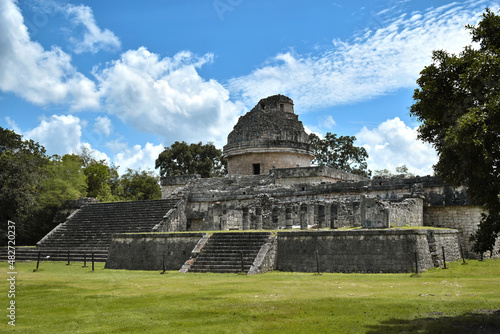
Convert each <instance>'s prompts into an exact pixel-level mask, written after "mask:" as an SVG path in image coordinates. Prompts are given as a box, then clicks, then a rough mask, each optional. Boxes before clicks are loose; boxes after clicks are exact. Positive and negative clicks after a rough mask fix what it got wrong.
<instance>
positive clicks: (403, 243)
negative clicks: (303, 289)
mask: <svg viewBox="0 0 500 334" xmlns="http://www.w3.org/2000/svg"><path fill="white" fill-rule="evenodd" d="M223 154H224V157H225V159H226V160H227V163H228V172H229V175H227V176H226V177H219V178H201V177H200V176H199V175H183V176H173V177H165V178H163V179H162V181H161V182H162V198H163V199H162V200H158V201H145V202H122V203H113V204H110V203H88V204H85V205H83V206H82V207H81V208H79V209H77V210H75V211H73V212H72V213H71V214H70V216H69V217H68V218H67V219H66V220H65V221H64V222H63V223H61V224H60V225H58V226H57V227H56V228H55V229H54V231H52V232H51V233H49V234H48V235H47V236H46V237H45V238H44V239H42V240H41V241H40V242H39V245H38V248H39V249H43V247H45V249H47V251H49V250H50V249H51V248H50V247H56V245H58V244H64V245H65V246H66V247H69V246H70V245H71V244H73V245H74V247H73V249H74V250H75V251H77V250H82V249H84V248H85V247H87V245H91V246H92V247H93V248H92V249H97V248H99V249H100V250H101V252H102V254H103V255H102V257H103V260H105V261H106V268H116V269H142V270H162V268H164V269H167V270H180V271H182V272H193V271H194V272H241V271H244V272H246V273H263V272H266V271H270V270H284V271H302V272H314V271H323V272H391V273H394V272H411V271H414V270H415V269H416V268H417V267H418V270H425V269H428V268H432V267H435V266H440V265H442V264H443V261H444V258H443V257H444V256H445V257H446V260H447V261H453V260H457V259H459V258H460V256H461V255H462V254H463V256H465V257H469V258H475V257H478V256H479V254H474V253H472V252H471V248H470V244H469V237H470V235H471V234H472V233H473V232H474V231H475V230H476V229H477V225H478V223H479V221H480V219H481V213H482V209H481V208H479V207H475V206H472V205H471V202H470V200H469V198H468V197H467V195H466V193H465V190H466V188H465V187H463V186H462V187H450V186H448V185H446V184H445V183H443V182H442V181H440V180H439V179H437V178H435V177H431V176H425V177H412V178H403V177H394V178H373V179H367V178H365V177H362V176H359V175H354V174H350V173H347V172H344V171H340V170H336V169H332V168H328V167H325V166H311V165H310V163H311V160H312V158H313V156H312V152H311V148H310V146H309V143H308V136H307V134H306V133H305V131H304V127H303V125H302V123H301V122H300V121H299V119H298V116H297V115H296V114H295V112H294V106H293V101H292V100H291V99H290V98H289V97H286V96H283V95H274V96H270V97H267V98H265V99H262V100H260V101H259V103H257V105H256V106H255V107H254V108H253V109H252V110H250V111H249V112H248V113H246V114H245V115H243V116H241V117H240V119H239V120H238V122H237V124H236V125H235V126H234V128H233V131H231V133H230V134H229V135H228V140H227V144H226V145H225V146H224V149H223ZM68 214H69V212H68ZM49 246H50V247H49ZM497 248H498V247H497Z"/></svg>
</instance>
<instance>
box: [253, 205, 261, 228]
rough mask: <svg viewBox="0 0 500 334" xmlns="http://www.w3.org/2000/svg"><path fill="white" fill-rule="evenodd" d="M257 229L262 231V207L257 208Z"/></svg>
mask: <svg viewBox="0 0 500 334" xmlns="http://www.w3.org/2000/svg"><path fill="white" fill-rule="evenodd" d="M255 229H256V230H262V208H261V207H260V206H259V207H256V208H255Z"/></svg>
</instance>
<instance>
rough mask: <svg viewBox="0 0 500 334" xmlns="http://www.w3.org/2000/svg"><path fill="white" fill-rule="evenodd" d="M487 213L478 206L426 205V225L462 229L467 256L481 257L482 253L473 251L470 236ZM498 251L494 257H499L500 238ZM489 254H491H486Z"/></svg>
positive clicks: (460, 236)
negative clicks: (483, 214)
mask: <svg viewBox="0 0 500 334" xmlns="http://www.w3.org/2000/svg"><path fill="white" fill-rule="evenodd" d="M482 213H486V212H485V211H484V210H483V209H482V208H481V207H477V206H433V207H424V224H425V226H434V227H445V228H453V229H457V230H459V231H460V234H459V240H460V244H461V245H462V246H463V251H464V256H465V257H466V258H476V259H477V258H479V257H480V255H479V254H476V253H473V252H472V251H471V246H472V245H471V243H470V241H469V238H470V237H471V235H472V234H473V233H474V232H476V230H477V228H478V225H479V223H480V221H481V214H482ZM495 249H496V253H495V254H493V257H498V256H499V254H498V250H499V249H500V238H498V239H497V242H496V245H495ZM485 256H486V257H487V256H489V254H485Z"/></svg>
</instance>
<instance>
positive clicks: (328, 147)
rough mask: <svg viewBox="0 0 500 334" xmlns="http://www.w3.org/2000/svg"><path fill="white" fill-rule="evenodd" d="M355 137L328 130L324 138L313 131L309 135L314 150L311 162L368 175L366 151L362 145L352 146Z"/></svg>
mask: <svg viewBox="0 0 500 334" xmlns="http://www.w3.org/2000/svg"><path fill="white" fill-rule="evenodd" d="M355 140H356V137H354V136H352V137H350V136H340V137H337V135H336V134H332V133H330V132H328V133H327V134H326V136H325V139H320V138H319V137H318V136H317V135H315V134H314V133H311V134H310V135H309V142H310V144H311V146H312V148H313V150H314V160H313V164H318V165H320V166H328V167H332V168H336V169H341V170H344V171H346V172H349V173H353V174H357V175H362V176H366V177H369V176H370V174H371V171H370V170H368V165H367V163H366V159H367V158H368V153H367V152H366V150H365V149H364V148H363V147H357V146H354V141H355Z"/></svg>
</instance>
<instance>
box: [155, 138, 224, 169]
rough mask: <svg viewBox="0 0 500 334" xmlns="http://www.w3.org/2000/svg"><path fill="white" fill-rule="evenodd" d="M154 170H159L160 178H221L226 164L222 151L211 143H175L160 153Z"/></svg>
mask: <svg viewBox="0 0 500 334" xmlns="http://www.w3.org/2000/svg"><path fill="white" fill-rule="evenodd" d="M155 168H160V175H161V176H177V175H189V174H200V175H201V177H214V176H223V175H225V174H226V173H227V172H226V164H225V162H224V161H223V159H222V151H221V150H219V149H217V148H216V147H215V146H214V145H213V144H212V143H208V144H205V145H203V144H202V143H201V142H199V143H198V144H190V145H188V144H187V143H186V142H178V141H176V142H175V143H173V144H172V145H171V146H170V147H165V150H164V151H163V152H161V153H160V155H159V156H158V159H156V164H155Z"/></svg>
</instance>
